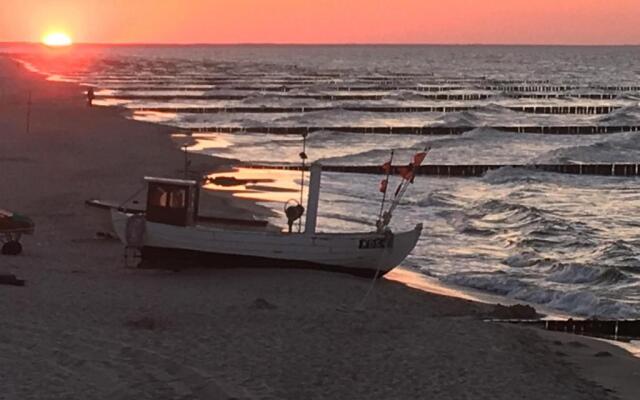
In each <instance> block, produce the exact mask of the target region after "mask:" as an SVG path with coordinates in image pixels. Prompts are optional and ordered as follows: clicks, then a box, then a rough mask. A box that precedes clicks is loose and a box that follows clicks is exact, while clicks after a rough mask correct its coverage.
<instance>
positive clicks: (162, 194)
mask: <svg viewBox="0 0 640 400" xmlns="http://www.w3.org/2000/svg"><path fill="white" fill-rule="evenodd" d="M168 197H169V193H168V192H167V191H166V190H164V189H163V188H161V187H159V186H156V187H154V188H153V190H152V191H151V193H150V195H149V203H150V204H151V205H152V206H156V207H166V206H167V199H168Z"/></svg>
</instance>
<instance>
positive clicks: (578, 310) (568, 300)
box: [441, 273, 640, 319]
mask: <svg viewBox="0 0 640 400" xmlns="http://www.w3.org/2000/svg"><path fill="white" fill-rule="evenodd" d="M441 279H442V280H443V281H444V282H447V283H451V284H454V285H458V286H464V287H470V288H473V289H477V290H482V291H486V292H489V293H494V294H497V295H500V296H505V297H508V298H512V299H515V300H520V301H525V302H528V303H533V304H540V305H543V306H546V307H550V308H553V309H556V310H560V311H564V312H568V313H571V314H575V315H580V316H585V317H601V318H602V317H605V318H620V319H624V318H639V317H640V309H638V307H636V306H634V305H632V304H629V303H626V302H622V301H617V300H614V299H609V298H604V297H601V296H598V295H597V294H595V293H592V292H591V291H590V290H589V289H582V290H560V289H553V288H544V287H539V286H536V285H534V284H531V283H528V282H525V281H524V280H522V279H519V278H517V277H515V276H511V275H507V274H504V273H494V274H486V273H456V274H451V275H447V276H445V277H443V278H441Z"/></svg>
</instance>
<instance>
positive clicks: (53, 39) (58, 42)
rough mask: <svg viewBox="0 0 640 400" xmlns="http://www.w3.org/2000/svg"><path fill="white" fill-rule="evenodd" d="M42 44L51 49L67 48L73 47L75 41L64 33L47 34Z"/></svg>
mask: <svg viewBox="0 0 640 400" xmlns="http://www.w3.org/2000/svg"><path fill="white" fill-rule="evenodd" d="M42 43H43V44H44V45H46V46H50V47H65V46H71V45H72V44H73V41H72V40H71V37H70V36H69V35H67V34H66V33H63V32H52V33H47V34H46V35H44V36H43V38H42Z"/></svg>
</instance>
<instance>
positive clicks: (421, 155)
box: [413, 151, 427, 167]
mask: <svg viewBox="0 0 640 400" xmlns="http://www.w3.org/2000/svg"><path fill="white" fill-rule="evenodd" d="M426 157H427V152H426V151H423V152H420V153H418V154H416V155H415V156H413V166H414V167H419V166H420V165H421V164H422V162H423V161H424V159H425V158H426Z"/></svg>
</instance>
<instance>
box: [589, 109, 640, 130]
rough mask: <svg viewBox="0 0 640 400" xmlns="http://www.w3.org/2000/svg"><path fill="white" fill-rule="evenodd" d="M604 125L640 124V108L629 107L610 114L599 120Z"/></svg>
mask: <svg viewBox="0 0 640 400" xmlns="http://www.w3.org/2000/svg"><path fill="white" fill-rule="evenodd" d="M598 120H599V121H600V122H602V123H606V124H610V125H614V126H621V125H637V124H640V107H638V106H637V105H635V106H627V107H622V108H620V109H617V110H615V111H612V112H610V113H609V114H606V115H604V116H603V117H601V118H599V119H598Z"/></svg>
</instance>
